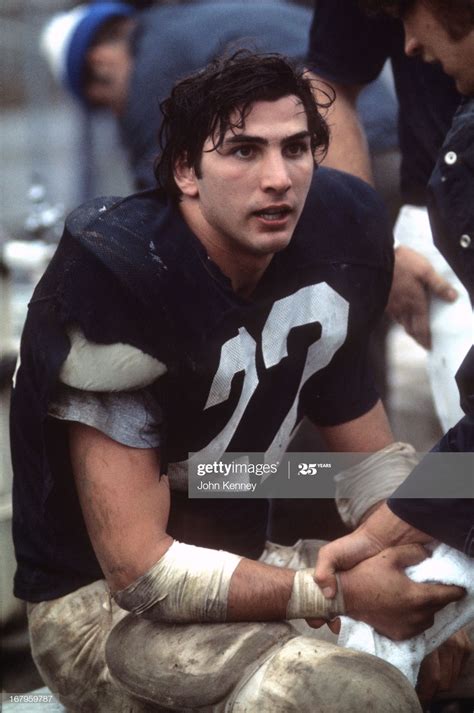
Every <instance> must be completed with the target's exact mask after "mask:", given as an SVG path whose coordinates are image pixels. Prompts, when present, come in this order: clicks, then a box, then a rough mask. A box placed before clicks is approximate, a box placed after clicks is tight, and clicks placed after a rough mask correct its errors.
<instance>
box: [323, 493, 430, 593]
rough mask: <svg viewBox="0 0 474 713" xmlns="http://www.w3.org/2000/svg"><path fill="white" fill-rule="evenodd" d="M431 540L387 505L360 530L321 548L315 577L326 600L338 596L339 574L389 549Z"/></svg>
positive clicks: (363, 524) (379, 508)
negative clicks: (337, 576)
mask: <svg viewBox="0 0 474 713" xmlns="http://www.w3.org/2000/svg"><path fill="white" fill-rule="evenodd" d="M431 541H432V538H431V537H430V536H429V535H427V534H426V533H425V532H421V530H417V529H416V528H414V527H411V525H409V524H408V523H406V522H405V521H404V520H400V518H399V517H397V516H396V515H394V513H393V512H392V511H391V510H390V508H389V507H388V506H387V505H386V504H385V503H384V504H383V505H381V506H380V507H377V509H376V510H375V511H374V512H373V514H372V515H371V516H370V517H369V518H368V519H367V520H366V521H365V522H364V523H362V525H360V526H359V527H358V528H357V530H355V531H354V532H352V533H351V534H350V535H346V536H345V537H341V538H340V539H338V540H334V542H330V543H329V544H328V545H325V546H324V547H322V548H321V549H320V551H319V554H318V560H317V562H316V569H315V573H314V578H315V580H316V582H317V584H318V585H319V586H320V587H321V589H322V590H323V594H324V596H325V597H334V595H335V594H336V592H337V581H336V572H339V571H341V570H347V569H350V568H351V567H354V566H355V565H356V564H358V563H359V562H362V560H365V559H367V558H368V557H373V556H374V555H376V554H378V553H379V552H382V550H384V549H385V548H386V547H391V546H393V545H404V544H410V543H421V544H426V543H428V542H431Z"/></svg>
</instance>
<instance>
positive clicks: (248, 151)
mask: <svg viewBox="0 0 474 713" xmlns="http://www.w3.org/2000/svg"><path fill="white" fill-rule="evenodd" d="M309 150H310V147H309V143H308V142H306V141H294V142H292V143H290V144H285V145H284V146H283V149H282V152H283V154H284V155H285V156H288V157H289V158H297V157H298V156H302V155H303V154H306V153H308V151H309ZM259 151H261V148H260V147H259V146H252V145H248V144H245V145H243V146H234V147H233V148H232V149H231V150H230V152H229V153H230V154H231V156H236V157H237V158H241V159H252V158H255V156H256V155H257V154H258V152H259Z"/></svg>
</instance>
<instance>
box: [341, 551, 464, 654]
mask: <svg viewBox="0 0 474 713" xmlns="http://www.w3.org/2000/svg"><path fill="white" fill-rule="evenodd" d="M426 556H427V553H426V550H425V549H424V548H423V547H422V546H421V545H402V546H401V547H391V548H389V549H387V550H384V551H383V552H381V553H379V554H377V555H375V556H374V557H372V558H370V559H369V560H365V561H364V562H361V563H360V564H358V565H356V566H355V567H354V568H353V569H351V570H349V571H347V572H342V573H341V575H340V581H341V586H342V591H343V595H344V601H345V606H346V613H347V615H348V616H351V617H352V618H353V619H358V620H359V621H364V622H366V624H370V625H371V626H373V627H374V629H375V630H376V631H377V632H378V633H379V634H383V635H384V636H387V637H388V638H389V639H394V640H395V641H401V640H403V639H409V638H411V637H412V636H416V635H417V634H421V633H422V632H423V631H425V629H428V628H429V627H430V626H432V625H433V622H434V615H435V613H436V612H437V611H438V610H439V609H442V608H443V607H444V606H446V605H447V604H449V603H450V602H453V601H457V600H459V599H461V598H462V597H463V596H464V594H465V592H464V589H462V588H461V587H452V586H446V585H444V584H431V583H430V584H418V583H416V582H413V581H412V580H411V579H410V578H409V577H407V575H406V574H405V572H404V570H405V568H406V567H409V566H411V565H415V564H419V563H420V562H422V561H423V560H424V559H425V558H426Z"/></svg>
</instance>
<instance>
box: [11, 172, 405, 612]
mask: <svg viewBox="0 0 474 713" xmlns="http://www.w3.org/2000/svg"><path fill="white" fill-rule="evenodd" d="M392 255H393V250H392V244H391V233H390V231H389V229H388V226H387V222H386V218H385V214H384V211H383V209H382V208H381V206H380V203H379V201H378V199H377V197H376V196H375V193H374V192H373V191H372V190H371V189H370V188H369V187H368V186H367V185H366V184H364V183H363V182H361V181H359V180H358V179H355V178H353V177H351V176H349V175H347V174H343V173H339V172H336V171H331V170H328V169H326V170H324V169H321V170H319V171H318V172H317V173H316V174H315V178H314V181H313V183H312V186H311V189H310V193H309V196H308V199H307V202H306V205H305V208H304V211H303V214H302V216H301V218H300V220H299V223H298V225H297V228H296V230H295V233H294V236H293V238H292V240H291V242H290V244H289V246H288V247H287V248H286V249H285V250H283V251H281V252H280V253H278V254H276V255H275V256H274V258H273V260H272V262H271V263H270V265H269V267H268V269H267V270H266V272H265V274H264V276H263V277H262V279H261V280H260V282H259V284H258V286H257V288H256V289H255V291H254V292H253V294H252V296H251V297H250V298H249V299H242V298H241V297H239V296H237V295H236V294H235V293H234V292H233V290H232V288H231V284H230V281H229V280H228V278H227V277H226V276H225V275H223V274H222V272H221V271H220V270H219V268H218V267H217V266H216V265H215V264H214V263H212V262H211V261H210V260H209V259H208V256H207V254H206V252H205V250H204V248H203V246H202V245H201V243H200V242H199V240H198V239H197V238H196V237H195V236H194V235H193V234H192V233H191V231H190V230H189V228H188V227H187V225H186V224H185V222H184V221H183V219H182V218H181V215H180V213H179V211H178V210H177V209H176V207H175V206H174V205H173V204H170V203H168V202H167V200H166V197H165V196H164V195H163V194H162V193H160V192H156V191H147V192H144V193H141V194H136V195H133V196H130V197H128V198H125V199H98V200H96V201H93V202H92V203H89V204H86V205H85V206H82V207H81V208H79V209H77V210H76V211H75V212H74V213H73V214H72V215H71V216H70V217H69V219H68V221H67V223H66V229H65V232H64V235H63V238H62V240H61V243H60V246H59V248H58V251H57V253H56V255H55V256H54V258H53V260H52V262H51V264H50V266H49V268H48V270H47V272H46V274H45V275H44V277H43V279H42V280H41V282H40V284H39V285H38V288H37V290H36V291H35V294H34V297H33V299H32V302H31V306H30V310H29V315H28V319H27V323H26V326H25V330H24V336H23V340H22V346H21V366H20V368H19V370H18V373H17V380H16V387H15V389H14V392H13V399H12V450H13V462H14V470H15V485H14V499H15V515H14V539H15V545H16V551H17V558H18V572H17V576H16V593H17V596H20V597H22V598H25V599H29V600H30V601H37V600H39V599H47V598H53V597H58V596H61V595H62V594H65V593H66V592H67V591H71V590H72V589H74V588H76V587H78V586H82V585H84V584H87V583H88V582H90V581H92V580H93V579H97V578H98V577H101V576H102V574H101V572H100V568H99V565H98V563H97V560H96V558H95V556H94V554H93V551H92V547H91V544H90V541H89V538H88V535H87V533H86V530H85V527H84V522H83V518H82V514H81V511H80V507H79V503H78V501H77V496H76V493H75V489H74V483H73V478H72V474H71V467H70V463H69V454H68V448H67V445H66V439H65V437H64V424H62V423H60V422H58V421H55V420H53V419H50V418H48V417H47V408H48V403H49V401H50V399H51V398H52V396H53V394H54V389H55V387H56V384H57V379H58V373H59V370H60V368H61V365H62V364H63V363H64V361H65V359H66V357H67V355H68V351H69V348H70V344H69V339H68V336H67V333H66V329H67V328H68V326H70V325H75V326H77V327H79V328H80V329H81V331H82V332H83V333H84V335H85V337H86V338H87V339H88V340H90V341H92V342H97V343H99V344H109V345H112V344H116V343H122V344H123V343H125V344H129V345H131V346H133V347H136V348H138V349H140V350H141V351H142V352H144V353H146V354H148V355H150V356H152V357H154V358H155V359H157V360H159V361H160V362H162V363H163V364H164V365H165V367H166V370H165V371H164V373H163V374H162V375H161V376H160V377H159V378H157V379H156V381H155V382H154V383H153V384H152V385H151V387H150V388H151V390H152V393H153V395H154V398H155V399H156V401H157V403H158V404H159V406H160V408H161V410H162V413H163V418H164V445H163V462H165V463H167V466H168V473H169V476H170V482H171V487H172V489H173V490H174V491H175V492H174V494H173V497H172V505H171V516H170V528H169V530H170V534H172V535H173V536H175V537H177V538H179V539H181V540H184V541H187V542H189V543H192V544H199V545H206V546H213V547H216V548H222V549H228V550H231V551H234V552H238V553H240V554H243V555H246V556H255V557H258V555H259V554H260V552H261V550H262V548H263V543H264V539H265V530H266V516H267V503H266V502H265V501H261V502H260V501H249V500H232V501H219V502H218V503H216V501H208V502H205V501H201V500H200V501H188V500H187V497H186V494H185V491H186V488H187V485H186V472H187V459H188V457H189V454H190V453H196V454H197V458H198V459H202V460H203V459H205V458H206V459H207V458H211V459H212V460H219V458H220V457H221V456H222V454H223V453H224V452H225V451H231V452H232V451H233V452H236V451H239V452H242V451H243V452H264V453H265V457H266V458H267V460H268V461H269V462H275V461H276V460H278V459H279V456H280V455H281V453H282V452H283V451H284V450H285V448H286V446H287V445H288V442H289V440H290V437H291V434H292V432H293V430H294V428H295V425H296V424H297V423H298V422H299V420H300V419H301V418H302V416H303V415H307V416H308V417H309V418H310V419H311V420H312V421H314V422H315V423H316V424H320V425H335V424H339V423H344V422H346V421H350V420H352V419H354V418H357V417H358V416H361V415H363V414H364V413H366V412H367V411H368V410H369V409H370V408H372V407H373V406H374V404H375V403H376V401H377V398H378V397H377V393H376V391H375V389H374V386H373V382H372V374H371V372H370V367H369V365H368V361H367V344H368V338H369V335H370V332H371V330H372V327H373V325H374V323H375V322H376V321H377V319H378V318H379V317H380V315H381V313H382V312H383V310H384V307H385V303H386V300H387V296H388V290H389V286H390V281H391V270H392ZM243 523H245V528H244V527H243Z"/></svg>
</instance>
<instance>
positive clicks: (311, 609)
mask: <svg viewBox="0 0 474 713" xmlns="http://www.w3.org/2000/svg"><path fill="white" fill-rule="evenodd" d="M344 613H345V607H344V599H343V595H342V588H341V586H340V585H339V582H338V588H337V594H336V596H335V597H334V599H326V597H325V596H324V595H323V593H322V592H321V590H320V588H319V587H318V585H317V584H316V582H315V581H314V569H312V568H311V569H300V570H298V571H297V572H296V574H295V578H294V580H293V589H292V591H291V597H290V600H289V602H288V606H287V609H286V618H287V619H327V620H330V619H334V617H336V616H339V615H340V614H344Z"/></svg>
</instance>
